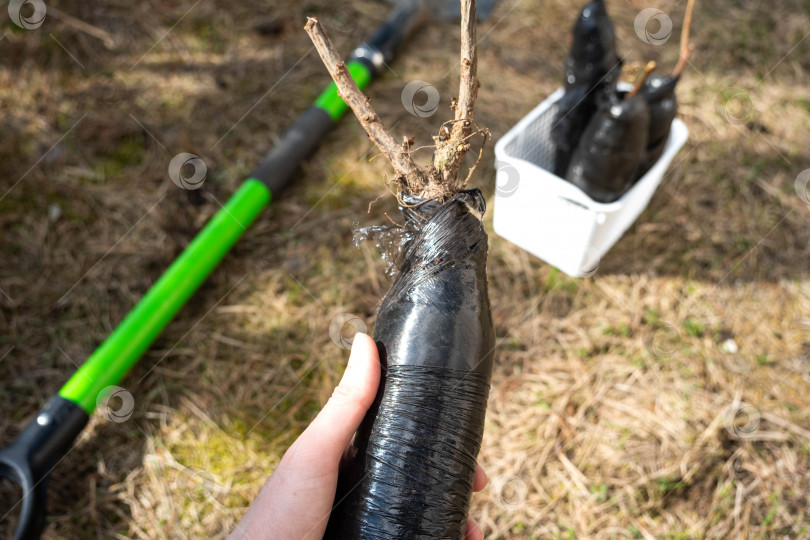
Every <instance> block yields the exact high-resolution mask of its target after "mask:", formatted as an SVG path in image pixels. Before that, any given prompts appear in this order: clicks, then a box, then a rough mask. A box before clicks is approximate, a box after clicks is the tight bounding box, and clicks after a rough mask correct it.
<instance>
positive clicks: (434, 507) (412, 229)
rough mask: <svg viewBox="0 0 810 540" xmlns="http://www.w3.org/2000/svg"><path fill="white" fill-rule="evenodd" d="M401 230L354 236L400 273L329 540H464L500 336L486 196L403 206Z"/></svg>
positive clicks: (379, 326)
mask: <svg viewBox="0 0 810 540" xmlns="http://www.w3.org/2000/svg"><path fill="white" fill-rule="evenodd" d="M403 203H404V204H402V205H401V206H400V211H401V212H402V214H403V216H404V217H405V226H404V227H402V228H393V227H373V228H369V229H363V230H359V231H356V236H355V238H356V240H360V239H364V238H370V239H373V240H375V241H377V243H378V244H379V245H380V246H381V248H382V250H383V253H385V254H386V257H387V261H389V263H391V264H394V265H395V266H396V267H397V268H398V272H397V274H396V277H395V279H394V282H393V284H392V286H391V289H390V290H389V291H388V293H387V294H386V296H385V298H384V299H383V302H382V305H381V307H380V310H379V313H378V315H377V322H376V325H375V328H374V339H375V341H376V342H377V347H378V349H379V352H380V361H381V363H382V368H383V369H382V380H381V382H380V388H379V391H378V394H377V397H376V400H375V402H374V404H373V405H372V407H371V409H370V410H369V412H368V414H367V415H366V418H365V419H364V421H363V423H362V425H361V426H360V429H359V430H358V433H357V436H356V438H355V441H354V447H355V448H354V451H353V452H351V453H350V454H351V455H352V457H351V458H350V459H349V461H348V462H347V463H346V464H345V467H344V468H343V470H342V471H341V474H340V477H339V480H338V490H337V495H336V497H335V507H334V509H333V511H332V515H331V517H330V521H329V525H328V527H327V531H326V535H325V536H324V538H329V539H358V538H363V539H391V538H398V539H409V538H450V539H460V538H463V535H464V530H465V523H466V520H467V512H468V509H469V503H470V497H471V495H472V484H473V478H474V476H475V464H476V456H477V454H478V450H479V449H480V445H481V439H482V437H483V429H484V416H485V413H486V403H487V398H488V395H489V385H490V378H491V373H492V362H493V349H494V337H495V336H494V330H493V326H492V317H491V314H490V308H489V297H488V293H487V277H486V258H487V235H486V232H485V231H484V227H483V225H482V223H481V216H482V215H483V213H484V210H485V202H484V198H483V195H482V194H481V192H480V191H478V190H470V191H463V192H460V193H458V194H457V195H455V196H453V197H452V198H451V199H449V200H448V201H446V202H445V203H443V204H440V203H438V202H436V201H420V200H419V199H415V198H407V199H403Z"/></svg>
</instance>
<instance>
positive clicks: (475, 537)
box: [464, 518, 484, 540]
mask: <svg viewBox="0 0 810 540" xmlns="http://www.w3.org/2000/svg"><path fill="white" fill-rule="evenodd" d="M464 540H484V531H482V530H481V527H479V526H478V523H477V522H476V521H475V518H467V531H466V532H465V533H464Z"/></svg>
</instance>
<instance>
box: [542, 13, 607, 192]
mask: <svg viewBox="0 0 810 540" xmlns="http://www.w3.org/2000/svg"><path fill="white" fill-rule="evenodd" d="M572 38H573V39H572V42H571V48H570V50H569V52H568V58H567V59H566V62H565V95H563V97H562V99H560V101H559V102H558V103H557V113H556V115H555V117H554V125H553V126H552V128H551V140H552V141H553V142H554V145H555V147H556V151H555V158H554V174H556V175H557V176H565V172H566V171H567V170H568V164H569V162H570V160H571V156H572V155H573V153H574V150H575V149H576V146H577V143H578V141H579V139H580V137H581V135H582V133H583V132H584V131H585V128H586V126H587V125H588V121H589V120H590V119H591V117H592V116H593V114H594V113H595V112H596V109H597V102H598V100H599V99H601V98H602V97H603V95H604V93H605V90H606V89H607V88H609V87H611V86H612V81H613V80H614V79H615V78H616V77H618V75H619V72H620V70H621V63H620V62H619V60H618V57H617V56H616V36H615V34H614V31H613V23H611V21H610V17H609V16H608V14H607V9H606V8H605V3H604V1H603V0H592V1H591V2H588V3H587V4H585V6H584V7H583V8H582V10H581V11H580V12H579V16H578V17H577V20H576V22H575V23H574V28H573V30H572Z"/></svg>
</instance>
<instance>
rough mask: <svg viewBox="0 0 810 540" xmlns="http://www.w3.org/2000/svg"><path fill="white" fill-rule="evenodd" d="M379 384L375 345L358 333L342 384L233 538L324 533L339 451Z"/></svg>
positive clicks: (311, 536)
mask: <svg viewBox="0 0 810 540" xmlns="http://www.w3.org/2000/svg"><path fill="white" fill-rule="evenodd" d="M379 383H380V360H379V356H378V355H377V346H376V345H375V344H374V341H373V340H372V339H371V338H370V337H369V336H367V335H366V334H357V335H356V336H355V338H354V343H353V346H352V352H351V355H350V356H349V364H348V366H346V371H345V373H344V374H343V378H342V379H341V380H340V384H339V385H338V387H337V388H335V391H334V393H333V394H332V397H331V398H329V401H328V402H327V403H326V405H325V406H324V408H323V409H322V410H321V412H320V413H319V414H318V416H317V417H316V418H315V420H313V421H312V423H311V424H310V425H309V427H308V428H307V429H306V430H305V431H304V432H303V433H302V434H301V436H300V437H298V439H297V440H296V441H295V443H293V445H292V446H291V447H290V448H289V449H288V450H287V452H286V453H285V454H284V457H283V458H282V459H281V463H279V465H278V467H276V470H275V471H274V472H273V475H272V476H271V477H270V479H269V480H268V481H267V483H266V484H265V485H264V488H263V489H262V491H261V493H260V494H259V496H258V498H257V499H256V500H255V501H254V502H253V504H252V505H251V506H250V509H249V510H248V512H247V514H246V515H245V517H244V518H243V519H242V521H241V522H240V523H239V525H238V527H237V529H236V530H235V531H234V533H233V535H232V538H267V537H268V536H267V535H268V531H272V532H273V538H297V539H298V538H301V539H307V540H314V539H320V538H322V537H323V533H324V530H325V529H326V522H327V520H328V518H329V512H330V511H331V508H332V503H333V501H334V497H335V486H336V485H337V477H338V465H339V462H340V457H341V454H342V453H343V451H344V450H345V448H346V445H348V443H349V440H350V439H351V437H352V435H353V434H354V432H355V431H357V428H358V427H359V425H360V422H361V421H362V420H363V416H365V414H366V411H367V410H368V408H369V407H370V406H371V403H372V402H373V401H374V396H375V395H376V394H377V387H378V386H379ZM291 516H295V519H291Z"/></svg>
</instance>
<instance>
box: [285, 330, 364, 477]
mask: <svg viewBox="0 0 810 540" xmlns="http://www.w3.org/2000/svg"><path fill="white" fill-rule="evenodd" d="M379 384H380V359H379V355H378V354H377V346H376V344H375V343H374V340H373V339H371V337H370V336H368V335H367V334H363V333H357V334H355V336H354V341H353V343H352V352H351V355H350V356H349V363H348V365H347V366H346V371H345V372H344V373H343V378H342V379H341V380H340V384H338V386H337V387H336V388H335V390H334V392H332V397H330V398H329V401H327V403H326V405H325V406H324V408H323V409H322V410H321V412H320V413H318V416H316V417H315V420H313V421H312V423H311V424H310V425H309V427H308V428H307V429H306V431H304V433H302V434H301V436H300V437H299V440H298V441H296V444H299V445H301V446H307V447H309V448H311V449H313V450H314V449H318V453H319V455H320V458H321V459H322V460H323V461H324V462H325V463H331V464H333V465H334V464H336V463H338V462H339V461H340V458H341V456H342V455H343V452H344V450H346V446H348V444H349V441H351V438H352V436H353V435H354V433H355V432H356V431H357V428H358V427H359V426H360V422H362V421H363V417H364V416H365V414H366V411H368V409H369V407H370V406H371V404H372V403H373V402H374V397H375V396H376V395H377V388H378V386H379Z"/></svg>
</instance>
